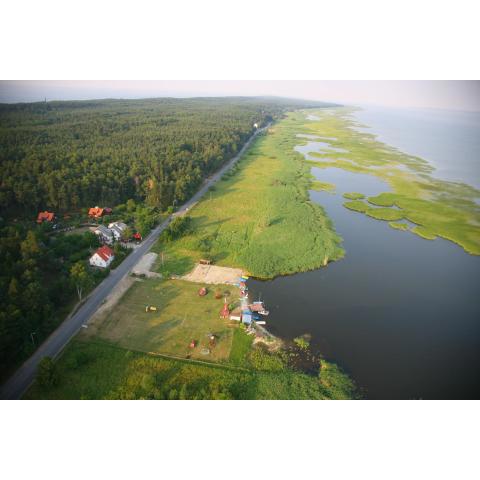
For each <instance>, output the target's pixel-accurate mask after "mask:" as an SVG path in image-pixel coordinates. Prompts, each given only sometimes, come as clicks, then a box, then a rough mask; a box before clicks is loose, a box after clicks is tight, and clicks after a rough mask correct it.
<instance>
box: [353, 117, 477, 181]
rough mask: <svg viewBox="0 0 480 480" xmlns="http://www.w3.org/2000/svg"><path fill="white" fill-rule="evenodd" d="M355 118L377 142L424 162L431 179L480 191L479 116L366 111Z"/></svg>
mask: <svg viewBox="0 0 480 480" xmlns="http://www.w3.org/2000/svg"><path fill="white" fill-rule="evenodd" d="M355 117H356V118H357V120H359V121H360V122H361V123H363V124H365V125H368V126H369V127H370V128H369V129H367V130H364V131H370V132H372V133H374V134H375V135H377V137H378V139H379V140H380V141H382V142H384V143H387V144H389V145H392V146H394V147H397V148H399V149H400V150H402V151H403V152H406V153H409V154H411V155H416V156H419V157H422V158H424V159H425V160H428V161H429V162H430V163H431V164H432V165H433V166H434V167H435V173H434V176H436V177H438V178H441V179H444V180H449V181H460V182H465V183H468V184H469V185H472V186H474V187H476V188H479V189H480V112H450V111H445V110H399V109H389V108H370V107H369V108H364V109H363V110H360V111H358V112H356V113H355Z"/></svg>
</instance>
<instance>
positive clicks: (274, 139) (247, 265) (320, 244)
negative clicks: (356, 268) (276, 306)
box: [153, 115, 343, 278]
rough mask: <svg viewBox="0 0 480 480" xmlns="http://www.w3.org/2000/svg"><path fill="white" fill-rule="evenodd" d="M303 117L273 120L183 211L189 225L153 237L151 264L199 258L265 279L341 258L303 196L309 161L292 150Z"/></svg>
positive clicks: (183, 263) (174, 264)
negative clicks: (180, 233)
mask: <svg viewBox="0 0 480 480" xmlns="http://www.w3.org/2000/svg"><path fill="white" fill-rule="evenodd" d="M303 123H304V120H302V116H296V117H292V116H291V115H289V117H288V118H287V119H286V120H282V121H280V122H279V123H278V124H277V125H275V127H272V128H270V129H269V131H268V133H267V134H265V135H262V136H261V137H260V138H258V139H257V140H256V141H255V143H254V144H253V146H252V147H251V148H250V150H249V151H248V153H247V154H246V155H244V156H243V158H242V159H241V161H240V162H239V163H238V164H237V166H236V167H235V168H234V169H233V170H232V172H231V173H228V174H226V175H225V176H224V178H223V180H222V181H220V182H219V183H218V184H217V185H216V186H215V187H214V188H213V189H212V190H211V191H210V192H209V193H207V195H206V196H205V198H204V199H203V200H202V201H200V202H199V204H198V205H197V206H195V207H194V208H193V209H192V210H191V211H190V213H189V215H190V217H191V219H192V221H191V227H190V232H189V233H187V234H186V235H185V236H184V237H182V238H180V239H178V240H176V241H175V242H170V243H168V242H165V241H162V240H161V241H159V242H158V243H157V245H156V246H155V247H154V249H153V250H154V251H156V252H158V253H161V252H163V253H164V262H163V265H162V264H161V257H160V255H159V258H158V260H157V265H156V268H157V271H160V272H163V273H168V274H172V273H174V274H182V273H185V272H186V271H188V270H189V269H191V267H192V266H193V264H194V263H195V262H196V261H198V260H199V259H200V258H203V257H209V258H211V259H213V260H214V262H215V263H216V264H218V265H225V266H229V267H241V268H243V269H244V270H246V271H248V272H249V273H250V275H253V276H256V277H259V278H272V277H275V276H277V275H282V274H291V273H297V272H301V271H306V270H311V269H315V268H318V267H321V266H323V265H325V264H326V263H328V262H329V261H331V260H336V259H339V258H341V256H342V255H343V250H342V248H341V246H340V242H341V239H340V238H339V237H338V235H337V234H336V233H335V231H334V229H333V226H332V223H331V221H330V220H329V219H328V217H327V216H326V214H325V212H324V210H323V209H322V208H321V207H320V206H318V205H316V204H314V203H312V202H311V201H310V199H309V193H308V190H309V189H310V188H319V187H321V188H322V189H325V188H328V189H331V188H332V186H331V185H327V184H321V185H320V184H318V183H313V182H312V176H311V174H310V172H309V170H310V167H309V165H308V164H307V162H305V161H304V160H303V156H302V155H300V154H299V153H297V152H295V151H294V150H293V148H294V146H295V145H296V144H297V143H298V139H297V138H296V136H295V135H296V133H297V132H298V131H300V130H301V128H302V125H303Z"/></svg>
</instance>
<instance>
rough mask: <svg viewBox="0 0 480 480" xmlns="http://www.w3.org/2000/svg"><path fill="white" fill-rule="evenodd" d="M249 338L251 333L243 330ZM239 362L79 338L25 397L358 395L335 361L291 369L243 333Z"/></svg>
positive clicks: (288, 397) (122, 397)
mask: <svg viewBox="0 0 480 480" xmlns="http://www.w3.org/2000/svg"><path fill="white" fill-rule="evenodd" d="M244 335H245V336H246V334H244ZM239 339H240V340H239V342H240V343H241V344H242V345H240V344H239V345H238V347H235V348H234V349H232V353H233V352H234V351H236V352H238V353H237V354H236V360H238V361H240V363H241V364H242V365H243V366H242V367H238V366H236V365H235V362H236V361H234V362H232V364H231V365H226V364H218V365H215V364H202V363H197V362H195V361H192V360H179V359H172V358H162V357H159V356H155V355H149V354H145V353H142V352H137V351H133V350H129V349H125V348H122V347H119V346H116V345H112V344H109V343H105V342H99V341H93V340H89V341H84V340H81V339H76V340H74V341H72V342H71V344H70V345H69V346H68V347H67V349H66V350H65V352H64V353H63V355H62V357H61V358H60V359H59V360H58V361H57V362H56V363H55V368H56V371H55V378H56V381H55V383H54V385H50V386H48V387H47V386H42V385H40V384H39V383H38V382H36V383H34V384H33V385H32V387H31V388H30V390H29V391H28V392H27V393H26V395H25V397H24V398H25V399H67V400H68V399H158V400H164V399H165V400H175V399H180V400H183V399H200V400H202V399H214V400H216V399H238V400H241V399H252V400H253V399H258V400H262V399H299V400H301V399H318V400H321V399H351V398H359V393H358V391H357V389H356V387H355V385H354V384H353V382H352V381H351V380H350V379H349V377H348V376H347V375H345V374H344V373H343V372H342V371H341V370H340V369H339V368H338V367H337V366H336V365H334V364H331V363H329V362H325V361H323V360H322V361H321V369H320V374H319V375H307V374H304V373H301V372H299V371H295V370H294V369H292V368H289V367H288V365H287V364H286V362H285V360H284V359H283V358H282V357H281V356H278V355H275V354H269V353H267V352H263V351H261V350H258V349H253V350H251V349H250V346H249V345H248V343H246V342H245V339H244V338H242V337H241V336H240V337H239Z"/></svg>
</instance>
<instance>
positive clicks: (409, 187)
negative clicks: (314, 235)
mask: <svg viewBox="0 0 480 480" xmlns="http://www.w3.org/2000/svg"><path fill="white" fill-rule="evenodd" d="M351 113H352V110H351V109H347V108H338V109H330V110H328V111H325V110H318V111H316V112H315V115H316V117H317V118H318V120H316V121H304V122H303V125H302V130H301V133H303V134H308V135H311V136H313V137H321V138H328V142H329V143H330V144H331V146H332V147H334V148H338V149H342V150H346V152H345V151H343V152H337V151H330V150H329V151H328V153H318V152H312V153H310V154H309V158H314V159H315V160H308V163H309V164H310V165H314V166H315V167H319V168H326V167H337V168H342V169H344V170H348V171H350V172H354V173H366V174H369V175H374V176H376V177H378V178H380V179H381V180H383V181H385V182H387V183H388V185H389V186H390V188H391V192H385V193H382V194H380V195H377V196H375V197H370V198H367V199H366V201H362V200H363V199H364V198H365V195H364V194H363V193H362V192H352V193H347V194H345V195H344V197H345V198H346V199H347V200H350V201H347V202H345V203H344V206H345V207H347V208H349V209H351V210H355V211H357V212H361V213H364V214H366V215H368V216H370V217H372V218H376V219H378V220H385V221H389V222H392V221H396V220H401V219H406V220H409V221H410V222H413V223H415V224H417V226H416V227H413V228H411V229H410V228H408V230H409V231H411V232H412V233H414V234H416V235H419V236H421V237H422V238H426V239H435V238H436V237H442V238H445V239H447V240H451V241H452V242H455V243H457V244H458V245H460V246H461V247H463V249H464V250H465V251H466V252H468V253H470V254H474V255H480V206H479V205H478V204H477V203H476V200H477V199H478V198H480V192H479V191H478V190H476V189H475V188H473V187H471V186H469V185H466V184H463V183H456V182H447V181H443V180H439V179H436V178H434V177H433V176H432V173H433V168H432V167H431V166H430V165H429V164H428V163H427V162H426V161H424V160H423V159H421V158H418V157H415V156H411V155H407V154H404V153H403V152H401V151H399V150H397V149H395V148H392V147H390V146H388V145H386V144H384V143H381V142H379V141H377V140H376V138H375V136H374V135H372V134H370V133H365V132H358V131H356V130H354V129H353V128H352V127H355V126H360V125H359V124H358V123H357V122H356V121H355V120H354V119H353V117H352V116H351ZM302 115H303V118H305V113H301V112H295V113H292V114H291V115H290V118H291V119H292V121H293V122H298V121H299V117H300V116H302ZM302 141H306V140H301V139H298V140H297V143H301V142H302ZM378 207H381V208H378ZM390 225H391V226H392V228H398V226H397V225H396V224H395V223H394V222H393V224H392V223H390ZM401 228H402V229H405V227H401Z"/></svg>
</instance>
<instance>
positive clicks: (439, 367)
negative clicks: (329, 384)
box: [249, 142, 480, 399]
mask: <svg viewBox="0 0 480 480" xmlns="http://www.w3.org/2000/svg"><path fill="white" fill-rule="evenodd" d="M473 143H475V142H473ZM422 148H425V146H423V147H422ZM462 148H466V147H465V145H463V146H462ZM419 150H420V147H419ZM409 153H415V152H409ZM430 154H431V156H432V157H434V156H435V153H434V150H431V151H430ZM470 158H471V157H470V155H466V156H465V159H466V160H465V162H466V163H467V164H468V163H469V159H470ZM460 170H461V168H460V169H459V168H457V169H456V171H460ZM312 173H313V174H314V175H315V176H316V178H318V179H319V180H321V181H324V182H329V183H334V184H336V186H337V191H336V193H335V194H331V193H327V192H311V198H312V200H313V201H315V202H318V203H319V204H321V205H322V206H323V207H324V208H325V209H326V211H327V213H328V215H329V216H330V218H332V219H333V221H334V223H335V227H336V229H337V231H338V233H339V234H340V235H341V236H342V237H343V239H344V243H343V245H344V248H345V250H346V256H345V258H344V259H343V260H341V261H338V262H333V263H331V264H329V266H328V267H327V268H323V269H319V270H315V271H312V272H307V273H302V274H297V275H292V276H287V277H280V278H277V279H275V280H272V281H268V282H261V281H256V280H251V281H249V288H250V291H251V295H253V296H254V297H255V298H256V297H258V296H259V295H261V298H262V299H264V300H265V302H266V304H267V306H268V307H269V309H270V312H271V313H270V316H269V317H267V324H268V327H269V329H270V330H271V331H272V332H273V333H277V334H278V335H280V336H282V337H285V338H294V337H296V336H298V335H302V334H304V333H310V334H311V335H312V346H313V347H314V348H316V349H319V350H320V352H321V353H322V354H323V355H324V356H325V358H327V359H330V360H333V361H336V362H337V363H339V364H340V365H341V366H342V367H343V368H344V369H345V370H346V371H347V372H348V373H349V374H351V375H352V377H353V378H354V379H355V380H356V382H357V383H358V384H359V385H360V387H361V388H362V389H363V390H364V393H365V396H366V397H367V398H382V399H404V398H407V399H408V398H425V399H429V398H433V399H449V398H480V395H479V390H480V257H475V256H472V255H468V254H466V253H465V252H464V251H463V250H462V249H461V248H460V247H459V246H457V245H455V244H453V243H451V242H449V241H446V240H442V239H437V240H435V241H428V240H424V239H422V238H420V237H417V236H416V235H413V234H412V233H410V232H404V231H399V230H394V229H392V228H391V227H389V226H388V223H387V222H382V221H378V220H375V219H372V218H369V217H366V216H365V215H362V214H359V213H356V212H353V211H350V210H348V209H346V208H344V207H343V206H342V203H343V202H344V199H343V198H342V194H343V193H345V192H351V191H362V192H364V193H366V194H370V195H374V194H377V193H380V192H382V191H388V186H387V185H386V184H384V183H383V182H382V181H380V180H378V179H377V178H375V177H372V176H369V175H361V174H355V173H351V172H345V171H343V170H340V169H336V168H327V169H319V168H313V169H312Z"/></svg>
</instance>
